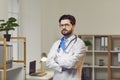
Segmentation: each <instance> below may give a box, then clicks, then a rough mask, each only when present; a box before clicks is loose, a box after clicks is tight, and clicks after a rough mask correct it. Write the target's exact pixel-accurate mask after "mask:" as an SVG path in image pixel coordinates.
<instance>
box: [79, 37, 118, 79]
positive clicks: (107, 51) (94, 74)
mask: <svg viewBox="0 0 120 80" xmlns="http://www.w3.org/2000/svg"><path fill="white" fill-rule="evenodd" d="M78 36H79V37H80V38H81V39H82V40H90V41H91V43H92V46H89V48H88V50H86V59H85V62H84V66H83V68H91V69H92V70H91V73H90V74H91V75H89V76H88V77H90V78H91V79H90V78H89V80H120V35H78ZM86 72H87V71H86ZM85 80H87V79H85Z"/></svg>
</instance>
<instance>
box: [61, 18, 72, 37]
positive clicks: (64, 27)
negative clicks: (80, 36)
mask: <svg viewBox="0 0 120 80" xmlns="http://www.w3.org/2000/svg"><path fill="white" fill-rule="evenodd" d="M60 29H61V33H62V34H63V35H64V36H69V35H71V34H72V33H73V30H74V26H73V25H72V24H71V23H70V20H69V19H64V20H61V22H60Z"/></svg>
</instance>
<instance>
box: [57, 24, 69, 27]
mask: <svg viewBox="0 0 120 80" xmlns="http://www.w3.org/2000/svg"><path fill="white" fill-rule="evenodd" d="M70 25H71V24H60V25H59V26H60V27H64V26H65V27H69V26H70Z"/></svg>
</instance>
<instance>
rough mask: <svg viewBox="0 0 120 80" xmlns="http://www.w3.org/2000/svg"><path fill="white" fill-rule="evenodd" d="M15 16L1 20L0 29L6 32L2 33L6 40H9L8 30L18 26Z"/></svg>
mask: <svg viewBox="0 0 120 80" xmlns="http://www.w3.org/2000/svg"><path fill="white" fill-rule="evenodd" d="M16 21H17V20H16V18H14V17H10V18H8V20H7V21H5V22H2V23H1V24H0V31H5V32H6V34H4V38H6V41H10V37H11V34H9V31H10V30H15V27H18V26H19V24H18V23H16Z"/></svg>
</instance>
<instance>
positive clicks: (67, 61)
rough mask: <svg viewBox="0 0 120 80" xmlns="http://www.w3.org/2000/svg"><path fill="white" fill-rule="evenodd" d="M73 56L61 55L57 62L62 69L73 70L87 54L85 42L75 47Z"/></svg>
mask: <svg viewBox="0 0 120 80" xmlns="http://www.w3.org/2000/svg"><path fill="white" fill-rule="evenodd" d="M73 50H74V51H73V55H67V54H66V55H61V56H60V55H59V57H58V58H57V62H58V63H59V65H60V66H61V67H64V68H73V67H74V66H75V63H76V62H77V61H79V60H81V58H83V56H84V54H85V45H84V43H83V42H81V43H77V44H75V45H74V47H73Z"/></svg>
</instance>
